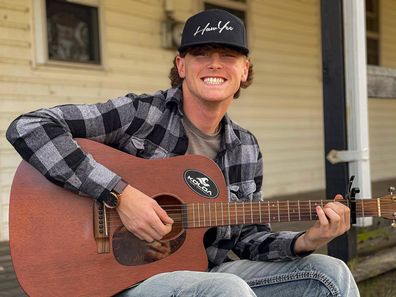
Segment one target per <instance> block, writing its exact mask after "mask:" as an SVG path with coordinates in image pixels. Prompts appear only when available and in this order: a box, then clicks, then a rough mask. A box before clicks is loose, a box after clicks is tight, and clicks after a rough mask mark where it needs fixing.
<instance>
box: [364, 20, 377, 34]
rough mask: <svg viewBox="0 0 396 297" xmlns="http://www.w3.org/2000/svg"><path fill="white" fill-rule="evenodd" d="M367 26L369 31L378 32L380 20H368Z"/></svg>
mask: <svg viewBox="0 0 396 297" xmlns="http://www.w3.org/2000/svg"><path fill="white" fill-rule="evenodd" d="M366 26H367V30H368V31H373V32H378V19H376V18H375V19H372V18H368V17H367V18H366Z"/></svg>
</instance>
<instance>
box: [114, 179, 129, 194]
mask: <svg viewBox="0 0 396 297" xmlns="http://www.w3.org/2000/svg"><path fill="white" fill-rule="evenodd" d="M127 186H128V183H127V182H126V181H125V180H123V179H120V180H119V181H118V183H117V184H116V185H115V186H114V188H113V190H111V191H112V192H113V193H115V194H117V195H120V194H121V193H122V192H123V191H124V189H125V188H126V187H127Z"/></svg>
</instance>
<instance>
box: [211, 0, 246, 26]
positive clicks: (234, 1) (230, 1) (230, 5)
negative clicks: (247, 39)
mask: <svg viewBox="0 0 396 297" xmlns="http://www.w3.org/2000/svg"><path fill="white" fill-rule="evenodd" d="M213 8H218V9H223V10H226V11H228V12H229V13H232V14H233V15H236V16H237V17H239V18H240V19H241V20H242V21H243V22H244V23H245V27H246V29H247V22H246V0H225V1H224V0H223V1H216V0H212V1H204V9H205V10H208V9H213Z"/></svg>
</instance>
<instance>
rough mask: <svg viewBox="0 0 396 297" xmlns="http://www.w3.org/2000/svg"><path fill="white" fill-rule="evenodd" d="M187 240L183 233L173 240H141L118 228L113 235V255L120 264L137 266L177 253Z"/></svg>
mask: <svg viewBox="0 0 396 297" xmlns="http://www.w3.org/2000/svg"><path fill="white" fill-rule="evenodd" d="M185 239H186V232H185V231H183V232H181V234H179V235H178V236H177V237H175V238H173V239H169V240H167V239H166V238H165V239H164V240H160V241H156V240H155V241H153V242H150V243H148V242H146V241H143V240H140V239H139V238H137V237H136V236H135V235H133V234H132V233H131V232H129V231H128V230H127V229H126V228H125V227H124V226H121V227H120V228H118V229H117V230H116V231H115V232H114V235H113V241H112V246H113V254H114V257H115V259H116V260H117V262H118V263H120V264H122V265H126V266H136V265H143V264H148V263H152V262H155V261H158V260H162V259H164V258H166V257H168V256H170V255H171V254H173V253H174V252H175V251H177V250H178V249H179V248H180V247H181V246H182V245H183V243H184V240H185Z"/></svg>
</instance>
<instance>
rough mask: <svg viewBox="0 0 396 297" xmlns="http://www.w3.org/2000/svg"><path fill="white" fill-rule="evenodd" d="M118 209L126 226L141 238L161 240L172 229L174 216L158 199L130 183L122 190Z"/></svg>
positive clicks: (149, 240) (150, 240) (148, 240)
mask: <svg viewBox="0 0 396 297" xmlns="http://www.w3.org/2000/svg"><path fill="white" fill-rule="evenodd" d="M117 211H118V214H119V216H120V218H121V221H122V223H123V224H124V226H125V227H126V228H127V229H128V230H129V231H130V232H132V233H133V234H134V235H135V236H137V237H138V238H139V239H141V240H145V241H147V242H152V241H154V240H160V239H161V238H162V237H164V236H165V235H166V234H168V233H169V232H170V231H171V230H172V224H173V220H172V218H171V217H169V216H168V214H167V213H166V211H165V210H163V209H162V208H161V206H160V205H159V204H158V203H157V201H155V200H154V199H152V198H151V197H149V196H147V195H146V194H144V193H142V192H141V191H139V190H138V189H135V188H133V187H132V186H130V185H128V186H127V187H126V188H125V189H124V191H123V192H122V194H121V199H120V204H119V205H118V207H117Z"/></svg>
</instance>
